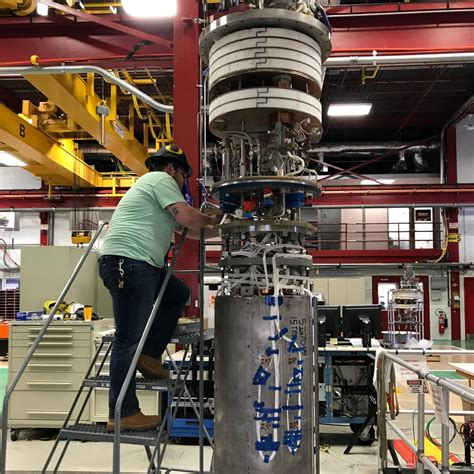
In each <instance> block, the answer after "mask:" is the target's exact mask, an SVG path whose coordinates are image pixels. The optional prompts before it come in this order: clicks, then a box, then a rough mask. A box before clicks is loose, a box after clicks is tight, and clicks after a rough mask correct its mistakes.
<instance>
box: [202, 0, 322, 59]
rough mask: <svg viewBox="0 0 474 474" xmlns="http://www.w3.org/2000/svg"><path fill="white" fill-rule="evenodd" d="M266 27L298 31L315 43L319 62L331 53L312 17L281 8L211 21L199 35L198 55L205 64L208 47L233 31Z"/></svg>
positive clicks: (226, 16)
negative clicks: (319, 58)
mask: <svg viewBox="0 0 474 474" xmlns="http://www.w3.org/2000/svg"><path fill="white" fill-rule="evenodd" d="M266 26H271V27H277V28H287V29H289V30H294V31H299V32H300V33H304V34H306V35H308V36H309V37H310V38H312V39H314V40H316V41H317V42H318V43H319V45H320V47H321V59H322V61H323V62H324V61H325V60H326V59H327V58H328V57H329V54H330V53H331V32H330V31H329V30H328V28H327V27H326V26H325V25H324V24H323V23H321V22H320V21H319V20H317V19H316V18H314V17H312V16H309V15H305V14H303V13H299V12H294V11H291V10H285V9H282V8H263V9H258V10H248V11H246V12H239V13H231V14H229V15H225V16H222V17H220V18H218V19H217V20H214V21H213V22H212V23H211V24H210V25H209V26H208V27H207V28H206V29H205V30H204V31H203V32H202V34H201V39H200V42H199V53H200V55H201V57H202V58H203V60H204V61H205V62H206V64H207V63H208V61H209V52H210V50H211V47H212V45H213V44H214V43H215V42H216V41H217V40H219V39H220V38H222V37H224V36H225V35H228V34H229V33H233V32H235V31H239V30H246V29H249V28H256V27H266Z"/></svg>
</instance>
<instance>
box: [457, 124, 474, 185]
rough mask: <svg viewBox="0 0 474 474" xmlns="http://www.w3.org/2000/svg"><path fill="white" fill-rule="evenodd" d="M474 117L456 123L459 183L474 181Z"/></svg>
mask: <svg viewBox="0 0 474 474" xmlns="http://www.w3.org/2000/svg"><path fill="white" fill-rule="evenodd" d="M469 123H471V124H473V125H474V118H471V122H469V116H467V117H465V118H464V119H463V120H462V121H461V122H459V123H458V124H457V125H456V157H457V174H458V183H474V128H473V127H469Z"/></svg>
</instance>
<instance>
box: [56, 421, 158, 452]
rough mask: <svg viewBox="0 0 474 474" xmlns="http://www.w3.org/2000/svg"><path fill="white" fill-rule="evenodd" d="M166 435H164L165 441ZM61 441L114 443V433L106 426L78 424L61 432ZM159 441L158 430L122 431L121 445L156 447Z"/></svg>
mask: <svg viewBox="0 0 474 474" xmlns="http://www.w3.org/2000/svg"><path fill="white" fill-rule="evenodd" d="M165 436H166V433H163V435H162V439H163V440H164V439H165ZM59 438H60V439H68V440H80V441H106V442H110V443H113V441H114V433H110V432H108V431H107V429H106V425H90V424H86V423H77V424H75V425H70V426H66V427H65V428H62V429H61V431H60V432H59ZM157 440H158V430H148V431H131V430H127V431H122V433H121V436H120V443H124V444H138V445H141V446H155V445H156V442H157Z"/></svg>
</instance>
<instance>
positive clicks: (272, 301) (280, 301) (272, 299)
mask: <svg viewBox="0 0 474 474" xmlns="http://www.w3.org/2000/svg"><path fill="white" fill-rule="evenodd" d="M265 304H266V305H267V306H276V305H275V297H274V296H265ZM282 304H283V296H279V297H278V306H281V305H282Z"/></svg>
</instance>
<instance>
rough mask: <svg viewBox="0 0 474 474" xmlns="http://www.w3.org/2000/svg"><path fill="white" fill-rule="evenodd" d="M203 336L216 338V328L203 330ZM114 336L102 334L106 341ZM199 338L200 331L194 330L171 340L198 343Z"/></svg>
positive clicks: (207, 339)
mask: <svg viewBox="0 0 474 474" xmlns="http://www.w3.org/2000/svg"><path fill="white" fill-rule="evenodd" d="M203 337H204V340H205V341H209V340H210V339H214V328H209V329H205V330H204V332H203ZM114 338H115V335H114V334H106V335H104V336H102V340H103V341H104V342H113V341H114ZM199 339H200V334H199V332H194V333H191V334H183V335H177V336H173V338H172V339H171V341H170V342H171V343H172V344H196V343H197V342H199Z"/></svg>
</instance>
